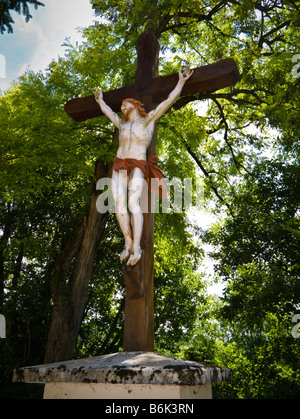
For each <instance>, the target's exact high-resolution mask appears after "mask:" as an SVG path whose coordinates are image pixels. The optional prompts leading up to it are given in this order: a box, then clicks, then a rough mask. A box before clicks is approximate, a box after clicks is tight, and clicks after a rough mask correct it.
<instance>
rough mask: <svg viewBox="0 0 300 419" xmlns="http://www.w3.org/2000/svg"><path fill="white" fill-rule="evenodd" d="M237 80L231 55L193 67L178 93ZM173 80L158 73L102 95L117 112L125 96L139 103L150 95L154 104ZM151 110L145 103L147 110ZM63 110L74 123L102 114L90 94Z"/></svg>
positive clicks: (171, 86)
mask: <svg viewBox="0 0 300 419" xmlns="http://www.w3.org/2000/svg"><path fill="white" fill-rule="evenodd" d="M239 80H240V74H239V71H238V68H237V66H236V63H235V61H234V60H233V59H232V58H227V59H223V60H220V61H218V62H216V63H213V64H209V65H206V66H203V67H197V68H195V69H194V73H193V75H192V77H191V78H190V79H189V80H188V81H187V82H186V84H185V86H184V88H183V90H182V93H181V96H188V95H191V94H195V93H199V92H208V91H215V90H219V89H223V88H225V87H228V86H233V85H235V84H236V83H237V82H238V81H239ZM177 81H178V73H175V74H170V75H168V76H160V77H156V78H154V79H152V80H151V81H150V83H149V84H148V85H147V86H145V87H141V86H140V85H139V84H138V83H134V84H130V85H127V86H124V87H121V88H120V89H115V90H110V91H109V92H104V93H103V98H104V100H105V102H106V103H107V104H108V105H109V106H110V107H111V109H112V110H113V111H114V112H120V109H121V104H122V101H123V100H124V99H126V98H129V97H131V98H134V99H137V100H140V101H141V102H142V101H143V97H147V96H152V101H153V103H154V105H156V104H157V105H158V104H159V103H160V102H162V101H163V100H164V99H166V98H167V97H168V95H169V94H170V92H171V91H172V90H173V89H174V87H175V85H176V83H177ZM151 110H152V109H147V106H146V111H147V112H150V111H151ZM65 111H66V112H67V114H69V115H70V116H71V117H72V118H73V119H74V120H75V121H77V122H81V121H85V120H87V119H90V118H95V117H97V116H102V115H103V113H102V111H101V109H100V107H99V105H98V104H97V102H96V101H95V98H94V95H91V96H87V97H83V98H74V99H71V100H69V101H68V102H67V103H66V105H65Z"/></svg>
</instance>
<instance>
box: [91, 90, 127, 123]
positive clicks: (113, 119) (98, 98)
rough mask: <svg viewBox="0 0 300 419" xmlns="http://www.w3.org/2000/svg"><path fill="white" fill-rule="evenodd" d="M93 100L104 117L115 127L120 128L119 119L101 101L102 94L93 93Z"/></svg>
mask: <svg viewBox="0 0 300 419" xmlns="http://www.w3.org/2000/svg"><path fill="white" fill-rule="evenodd" d="M95 100H96V102H97V103H98V104H99V106H100V108H101V111H102V112H103V113H104V115H106V116H107V117H108V118H109V119H110V120H111V122H112V123H113V124H114V126H115V127H117V128H120V122H121V119H120V117H119V115H117V114H116V113H115V112H114V111H113V110H112V109H111V108H110V107H109V106H108V105H107V103H105V102H104V100H103V93H102V92H101V91H100V90H98V91H97V92H96V93H95Z"/></svg>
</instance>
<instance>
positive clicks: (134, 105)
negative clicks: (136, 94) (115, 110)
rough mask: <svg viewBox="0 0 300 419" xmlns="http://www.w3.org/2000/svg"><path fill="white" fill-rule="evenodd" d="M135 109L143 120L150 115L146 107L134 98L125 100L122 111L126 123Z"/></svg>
mask: <svg viewBox="0 0 300 419" xmlns="http://www.w3.org/2000/svg"><path fill="white" fill-rule="evenodd" d="M124 105H125V106H124ZM128 105H131V106H128ZM133 109H136V111H137V113H138V114H139V116H140V117H141V118H145V117H146V116H147V115H148V114H147V112H146V111H145V108H144V105H143V104H142V103H141V102H139V101H138V100H136V99H132V98H128V99H124V100H123V102H122V106H121V111H122V113H123V120H124V121H125V122H126V121H128V115H129V114H130V112H131V111H132V110H133Z"/></svg>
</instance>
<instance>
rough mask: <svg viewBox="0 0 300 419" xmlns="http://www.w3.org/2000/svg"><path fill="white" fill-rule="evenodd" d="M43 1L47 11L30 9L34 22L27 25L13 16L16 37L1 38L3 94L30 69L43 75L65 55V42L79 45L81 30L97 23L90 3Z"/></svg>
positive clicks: (5, 34)
mask: <svg viewBox="0 0 300 419" xmlns="http://www.w3.org/2000/svg"><path fill="white" fill-rule="evenodd" d="M41 1H42V3H44V4H45V6H44V7H41V6H39V7H38V9H37V10H35V9H34V7H33V6H30V12H31V15H32V16H33V18H32V19H30V21H29V22H28V23H26V22H25V17H24V16H23V15H19V14H18V13H15V12H13V13H12V18H13V20H14V22H15V23H14V24H13V30H14V31H13V33H12V34H8V33H7V31H6V32H5V33H4V34H3V35H1V34H0V90H6V89H7V88H8V87H9V85H10V83H11V82H12V81H13V80H16V79H17V78H18V77H19V76H21V75H22V74H24V72H25V71H26V69H27V68H30V69H31V70H33V71H34V72H38V71H40V70H41V71H43V72H44V71H45V70H46V68H47V66H48V65H49V64H50V62H51V61H52V60H53V59H57V58H58V56H63V55H64V47H62V44H63V43H64V41H65V39H66V38H71V42H72V43H75V42H76V41H78V42H79V43H80V42H81V39H82V37H81V33H80V31H79V28H84V27H87V26H89V25H91V24H93V21H94V20H95V16H94V12H93V10H92V7H91V4H90V1H89V0H41ZM3 66H5V69H4V68H3ZM4 70H5V71H4ZM4 77H5V78H4Z"/></svg>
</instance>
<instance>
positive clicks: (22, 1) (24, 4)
mask: <svg viewBox="0 0 300 419" xmlns="http://www.w3.org/2000/svg"><path fill="white" fill-rule="evenodd" d="M31 4H32V5H34V8H35V9H37V8H38V6H44V4H43V3H41V2H40V1H37V0H1V1H0V32H1V33H2V34H3V33H4V32H5V31H6V30H8V33H12V32H13V27H12V24H13V23H14V21H13V19H12V17H11V11H14V12H17V13H19V14H21V13H22V14H23V16H25V19H26V22H29V20H30V19H31V18H32V16H31V14H30V11H29V5H31Z"/></svg>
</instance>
